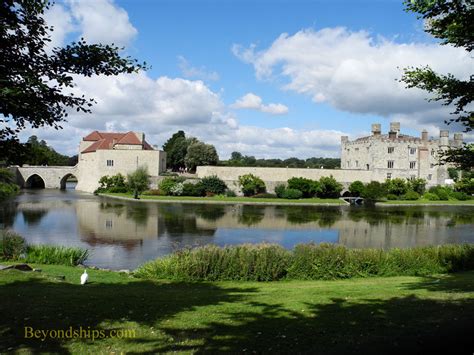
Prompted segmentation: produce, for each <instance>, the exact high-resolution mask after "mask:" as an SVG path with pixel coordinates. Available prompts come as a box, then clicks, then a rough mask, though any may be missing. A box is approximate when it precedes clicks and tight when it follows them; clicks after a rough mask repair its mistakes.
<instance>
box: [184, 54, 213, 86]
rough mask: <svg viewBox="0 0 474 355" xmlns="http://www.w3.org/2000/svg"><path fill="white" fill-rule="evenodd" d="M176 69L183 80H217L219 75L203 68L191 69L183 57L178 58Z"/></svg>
mask: <svg viewBox="0 0 474 355" xmlns="http://www.w3.org/2000/svg"><path fill="white" fill-rule="evenodd" d="M178 67H179V69H180V70H181V73H182V74H183V76H184V77H185V78H190V79H201V80H211V81H216V80H219V74H217V72H215V71H208V70H207V69H206V68H205V67H200V68H197V67H193V66H192V65H191V64H190V63H189V61H188V60H187V59H186V58H184V57H183V56H178Z"/></svg>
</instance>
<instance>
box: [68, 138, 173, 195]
mask: <svg viewBox="0 0 474 355" xmlns="http://www.w3.org/2000/svg"><path fill="white" fill-rule="evenodd" d="M141 166H145V167H146V168H147V169H148V174H149V175H151V176H158V175H159V174H160V173H161V172H164V171H166V153H165V152H164V151H162V150H155V149H154V148H153V147H152V146H151V145H150V144H148V142H147V141H146V140H145V135H144V134H143V133H138V132H127V133H110V132H107V133H105V132H98V131H94V132H92V133H90V134H89V135H87V136H86V137H84V138H83V139H82V141H81V142H80V144H79V156H78V164H77V173H76V177H77V180H78V183H77V186H76V189H77V190H80V191H87V192H92V191H94V190H95V189H97V188H98V187H99V183H98V182H99V179H100V178H101V177H102V176H105V175H109V176H111V175H115V174H118V173H120V174H122V175H127V174H128V173H131V172H133V171H135V170H136V169H137V168H138V167H141Z"/></svg>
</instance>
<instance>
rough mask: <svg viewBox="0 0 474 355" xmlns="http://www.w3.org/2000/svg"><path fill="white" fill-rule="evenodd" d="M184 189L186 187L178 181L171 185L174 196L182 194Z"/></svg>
mask: <svg viewBox="0 0 474 355" xmlns="http://www.w3.org/2000/svg"><path fill="white" fill-rule="evenodd" d="M183 189H184V187H183V183H182V182H178V183H176V184H174V185H173V186H172V187H171V189H170V193H171V195H173V196H181V195H182V194H183Z"/></svg>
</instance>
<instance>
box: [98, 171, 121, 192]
mask: <svg viewBox="0 0 474 355" xmlns="http://www.w3.org/2000/svg"><path fill="white" fill-rule="evenodd" d="M97 191H98V192H127V191H128V187H127V184H126V183H125V176H123V175H122V174H120V173H119V174H116V175H113V176H108V175H106V176H102V177H101V178H100V180H99V188H98V189H97Z"/></svg>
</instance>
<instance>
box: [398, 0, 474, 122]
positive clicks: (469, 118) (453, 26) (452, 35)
mask: <svg viewBox="0 0 474 355" xmlns="http://www.w3.org/2000/svg"><path fill="white" fill-rule="evenodd" d="M405 5H406V10H407V11H411V12H415V13H418V14H419V18H422V19H423V20H424V21H425V23H426V26H425V31H426V32H428V33H429V34H431V35H433V36H434V37H436V38H438V39H440V40H441V44H451V45H453V46H455V47H462V48H464V49H465V50H466V51H468V52H471V51H472V50H473V49H474V6H473V4H472V1H470V0H407V1H405ZM402 81H404V82H405V83H406V84H407V87H408V88H414V87H416V88H419V89H423V90H426V91H428V92H431V93H433V94H434V96H433V97H432V98H431V100H434V101H441V102H442V103H443V104H444V105H447V106H448V105H454V111H453V114H454V115H456V116H457V117H455V118H451V119H448V120H446V123H448V124H449V123H452V122H460V123H461V124H463V125H464V126H465V130H466V131H471V130H472V129H473V128H474V112H473V111H472V105H471V103H472V102H473V100H474V75H470V78H469V79H467V80H463V79H459V78H455V77H454V76H453V75H452V74H438V73H436V72H435V71H433V70H432V69H431V68H430V67H428V66H426V67H422V68H407V69H405V74H404V75H403V77H402Z"/></svg>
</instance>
